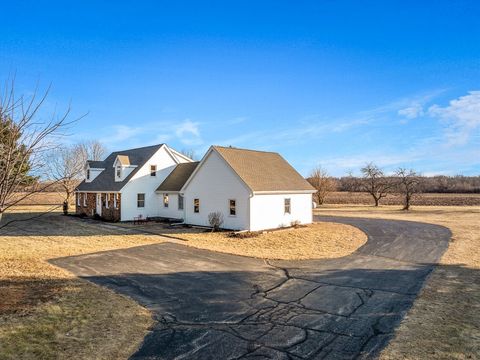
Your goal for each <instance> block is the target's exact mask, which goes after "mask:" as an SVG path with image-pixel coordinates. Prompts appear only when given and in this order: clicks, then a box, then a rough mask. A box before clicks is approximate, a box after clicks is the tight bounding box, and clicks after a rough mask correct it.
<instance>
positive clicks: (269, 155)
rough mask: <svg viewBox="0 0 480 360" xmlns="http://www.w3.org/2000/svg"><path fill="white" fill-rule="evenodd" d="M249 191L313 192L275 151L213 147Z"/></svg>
mask: <svg viewBox="0 0 480 360" xmlns="http://www.w3.org/2000/svg"><path fill="white" fill-rule="evenodd" d="M213 148H214V149H215V150H217V152H218V153H219V154H220V156H222V157H223V158H224V159H225V161H226V162H227V163H228V164H229V165H230V166H231V167H232V169H233V171H235V172H236V173H237V175H238V176H239V177H240V178H241V179H242V180H243V181H244V182H245V184H247V186H248V187H249V188H250V189H251V190H252V191H314V190H315V189H314V188H313V186H312V185H310V183H309V182H308V181H307V180H305V178H304V177H303V176H302V175H300V174H299V173H298V172H297V171H296V170H295V169H294V168H293V167H292V165H290V164H289V163H288V162H287V160H285V159H284V158H283V157H282V156H281V155H280V154H278V153H276V152H268V151H257V150H248V149H238V148H232V147H223V146H214V147H213Z"/></svg>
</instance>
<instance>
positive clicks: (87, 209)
mask: <svg viewBox="0 0 480 360" xmlns="http://www.w3.org/2000/svg"><path fill="white" fill-rule="evenodd" d="M109 195H110V196H109V200H108V207H107V194H106V193H102V218H103V219H105V220H108V221H120V206H121V197H122V195H121V194H116V195H117V206H116V207H114V206H113V205H114V200H113V197H114V196H115V194H114V193H110V194H109ZM79 196H80V205H79V202H78V197H79ZM85 196H86V197H87V200H86V203H85V202H84V197H85ZM75 207H76V213H77V214H78V215H81V214H85V215H86V216H93V215H94V214H95V213H96V212H97V193H76V196H75Z"/></svg>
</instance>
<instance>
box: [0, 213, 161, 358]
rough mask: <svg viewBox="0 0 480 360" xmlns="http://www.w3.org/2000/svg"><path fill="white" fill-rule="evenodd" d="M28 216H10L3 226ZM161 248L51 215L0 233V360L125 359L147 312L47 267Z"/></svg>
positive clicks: (145, 238)
mask: <svg viewBox="0 0 480 360" xmlns="http://www.w3.org/2000/svg"><path fill="white" fill-rule="evenodd" d="M29 209H30V211H31V210H32V209H33V208H29ZM47 209H48V207H37V208H35V210H38V211H44V210H47ZM31 215H32V214H30V213H28V212H25V209H23V211H22V209H17V212H16V213H14V214H11V215H7V216H6V217H5V219H4V220H5V222H6V221H9V220H10V219H12V218H15V219H27V218H29V217H30V216H31ZM161 241H162V240H161V238H159V237H158V236H155V235H136V234H129V233H128V232H127V231H122V230H121V229H116V228H114V227H110V226H108V225H101V224H90V223H88V222H84V221H80V220H78V219H74V218H69V217H65V216H61V215H60V214H58V213H55V214H49V215H46V216H43V217H40V218H37V219H34V220H26V221H20V222H15V223H12V224H11V225H9V226H7V227H6V228H4V229H3V230H0V355H1V356H0V357H1V358H2V359H19V358H21V359H53V358H56V359H68V358H70V359H72V358H73V359H111V358H126V357H128V355H129V354H131V353H132V352H133V351H134V350H135V349H136V348H137V346H138V345H139V344H140V342H141V341H142V339H143V336H144V334H145V333H146V330H147V328H148V327H149V326H150V325H151V324H152V319H151V316H150V313H149V312H148V311H147V310H145V309H144V308H142V307H141V306H140V305H138V304H137V303H136V302H134V301H133V300H131V299H128V298H126V297H123V296H120V295H118V294H115V293H113V292H112V291H109V290H107V289H105V288H101V287H98V286H96V285H93V284H91V283H88V282H86V281H83V280H80V279H77V278H75V277H73V276H72V275H71V274H70V273H68V272H67V271H64V270H62V269H60V268H57V267H55V266H53V265H50V264H49V263H48V262H47V260H48V259H52V258H57V257H63V256H70V255H77V254H85V253H91V252H97V251H103V250H111V249H118V248H126V247H131V246H138V245H144V244H151V243H157V242H161Z"/></svg>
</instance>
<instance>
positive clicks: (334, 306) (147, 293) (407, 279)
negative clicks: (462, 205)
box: [52, 217, 451, 359]
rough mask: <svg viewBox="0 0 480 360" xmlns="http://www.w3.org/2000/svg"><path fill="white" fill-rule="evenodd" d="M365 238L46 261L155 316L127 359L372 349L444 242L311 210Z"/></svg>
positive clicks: (423, 229)
mask: <svg viewBox="0 0 480 360" xmlns="http://www.w3.org/2000/svg"><path fill="white" fill-rule="evenodd" d="M316 220H322V221H335V222H341V223H346V224H351V225H354V226H357V227H358V228H360V229H362V230H363V231H365V232H366V233H367V235H368V241H367V243H366V244H365V245H364V246H362V247H361V248H360V249H358V250H357V251H356V252H355V253H354V254H352V255H350V256H347V257H343V258H340V259H330V260H306V261H268V262H267V261H263V260H259V259H253V258H247V257H241V256H235V255H228V254H221V253H216V252H211V251H207V250H199V249H195V248H191V247H187V246H182V245H179V244H173V243H163V244H156V245H148V246H141V247H136V248H130V249H123V250H115V251H108V252H102V253H95V254H90V255H82V256H76V257H68V258H62V259H55V260H52V263H54V264H56V265H58V266H61V267H63V268H66V269H68V270H70V271H71V272H73V273H74V274H76V275H77V276H80V277H83V278H86V279H88V280H90V281H92V282H95V283H97V284H100V285H103V286H107V287H109V288H111V289H113V290H115V291H117V292H119V293H122V294H125V295H128V296H130V297H132V298H134V299H135V300H137V301H138V302H139V303H141V304H142V305H144V306H146V307H147V308H149V309H151V310H152V312H153V314H154V316H155V319H156V320H157V322H156V325H155V328H154V329H152V331H151V332H150V333H149V335H147V337H146V338H145V340H144V343H143V345H142V347H141V348H140V349H139V350H138V352H137V353H135V354H134V355H133V357H132V358H133V359H145V358H148V359H175V358H178V359H240V358H243V359H325V358H326V359H350V358H374V357H375V356H376V355H378V353H379V351H380V350H381V349H382V348H383V347H384V346H385V345H386V344H387V343H388V341H389V340H390V339H391V337H392V335H393V332H394V330H395V327H396V326H397V325H398V324H399V322H400V320H401V319H402V317H403V316H404V315H405V313H406V312H407V310H408V309H409V308H410V307H411V305H412V303H413V301H414V299H415V297H416V295H417V293H418V292H419V290H420V289H421V287H422V284H423V282H424V280H425V278H426V276H427V275H428V274H429V272H430V271H431V270H432V268H433V266H434V264H435V263H436V262H437V261H438V260H439V258H440V257H441V255H442V254H443V252H444V251H445V250H446V248H447V246H448V241H449V239H450V236H451V233H450V231H449V230H448V229H446V228H444V227H441V226H437V225H430V224H423V223H415V222H406V221H393V220H392V221H390V220H378V219H357V218H344V217H322V218H320V217H317V218H316Z"/></svg>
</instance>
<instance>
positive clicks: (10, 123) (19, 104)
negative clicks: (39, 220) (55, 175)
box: [0, 80, 73, 221]
mask: <svg viewBox="0 0 480 360" xmlns="http://www.w3.org/2000/svg"><path fill="white" fill-rule="evenodd" d="M48 92H49V89H47V91H45V92H44V93H43V94H41V95H38V92H37V91H35V92H34V94H33V95H31V96H30V97H25V96H23V95H20V96H17V95H16V94H15V82H14V80H11V81H7V82H6V83H5V86H4V88H3V89H0V130H1V133H0V221H1V219H2V217H3V214H4V213H5V211H6V210H8V209H9V208H10V207H12V206H14V205H16V204H18V203H19V202H21V201H22V200H24V199H26V198H28V197H29V196H31V195H32V194H34V193H37V192H39V191H43V190H45V189H46V188H47V187H49V186H51V185H52V183H46V184H45V183H43V184H42V183H40V182H35V184H34V185H32V186H29V187H28V189H27V190H25V189H23V187H24V186H25V184H26V183H27V182H28V181H29V180H31V178H32V177H31V176H32V175H34V176H36V177H42V175H45V171H46V161H45V160H46V156H45V155H46V154H47V153H48V152H49V151H51V149H52V148H54V147H55V146H56V144H57V142H58V137H59V136H62V135H65V134H64V133H63V130H65V127H66V126H68V125H69V124H71V123H72V122H73V121H68V120H67V118H68V115H69V113H70V108H68V109H67V110H66V111H65V112H64V113H62V114H60V115H58V114H56V113H54V114H53V115H52V116H51V117H50V118H48V119H43V118H42V117H41V115H40V114H39V110H40V108H41V107H42V105H43V104H44V102H45V100H46V98H47V95H48ZM20 190H25V191H23V192H19V191H20Z"/></svg>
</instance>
